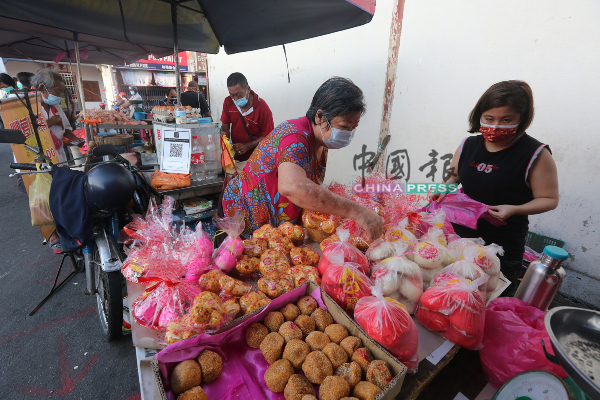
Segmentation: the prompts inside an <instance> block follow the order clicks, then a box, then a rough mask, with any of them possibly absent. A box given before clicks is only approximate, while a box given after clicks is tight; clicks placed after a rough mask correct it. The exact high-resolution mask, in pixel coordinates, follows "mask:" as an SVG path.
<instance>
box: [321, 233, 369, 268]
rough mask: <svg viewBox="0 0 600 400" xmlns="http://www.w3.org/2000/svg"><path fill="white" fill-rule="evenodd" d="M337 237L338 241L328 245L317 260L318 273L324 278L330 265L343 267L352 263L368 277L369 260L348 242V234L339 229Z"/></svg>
mask: <svg viewBox="0 0 600 400" xmlns="http://www.w3.org/2000/svg"><path fill="white" fill-rule="evenodd" d="M337 235H338V237H339V238H340V241H339V242H334V243H332V244H330V245H329V246H327V247H326V248H325V249H324V250H323V254H322V255H321V259H320V260H319V267H318V268H319V273H320V274H321V275H323V276H324V275H325V272H326V271H327V269H328V268H329V266H330V265H332V264H336V265H343V264H344V263H347V262H352V263H356V264H358V265H359V269H360V270H361V271H362V273H364V274H366V275H368V274H369V272H370V266H369V260H368V258H367V257H366V256H365V255H364V254H363V253H362V252H361V251H360V250H358V249H357V248H356V247H355V246H353V245H352V244H350V243H349V242H348V240H349V239H350V232H349V231H347V230H345V229H341V228H340V229H338V231H337Z"/></svg>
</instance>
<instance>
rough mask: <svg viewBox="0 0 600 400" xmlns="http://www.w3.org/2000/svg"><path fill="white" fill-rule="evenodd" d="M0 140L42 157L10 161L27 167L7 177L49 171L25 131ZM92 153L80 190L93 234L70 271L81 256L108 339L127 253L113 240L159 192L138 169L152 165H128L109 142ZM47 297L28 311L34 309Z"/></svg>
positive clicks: (117, 323) (116, 323)
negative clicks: (32, 161)
mask: <svg viewBox="0 0 600 400" xmlns="http://www.w3.org/2000/svg"><path fill="white" fill-rule="evenodd" d="M0 143H12V144H23V145H25V146H26V147H27V148H28V150H29V151H32V152H34V153H35V154H38V155H39V156H40V158H41V161H42V164H41V169H40V170H39V171H38V170H37V167H36V164H24V163H11V164H10V167H11V168H13V169H19V170H24V171H27V172H19V173H15V174H11V175H10V176H11V177H12V176H16V175H20V174H30V173H50V172H51V170H52V168H58V167H57V166H53V165H52V163H51V161H50V160H49V159H48V158H47V157H44V156H43V154H42V153H40V152H39V151H38V149H37V148H35V147H32V146H29V145H27V144H25V136H24V135H23V133H22V132H21V131H18V130H0ZM92 155H93V157H94V158H93V159H92V162H91V163H89V164H87V165H86V171H85V172H83V173H84V174H85V178H84V193H81V195H82V196H85V199H86V203H87V204H88V205H89V206H90V210H91V211H92V212H93V228H92V231H93V232H92V236H91V237H92V239H90V240H88V242H87V243H85V244H83V246H81V248H80V249H78V250H75V251H73V252H72V253H71V254H69V255H70V256H71V260H73V262H74V264H76V265H75V268H76V271H75V272H77V268H78V264H80V263H79V262H76V261H75V260H83V264H84V271H85V278H86V288H85V294H86V295H90V296H95V298H96V308H97V311H98V316H99V319H100V325H101V327H102V331H103V333H104V338H105V340H106V341H112V340H115V339H118V338H119V337H120V336H121V333H122V323H123V296H122V289H123V286H124V278H123V276H122V274H121V268H122V265H123V261H124V260H125V258H126V256H125V253H124V251H123V247H122V245H120V244H119V243H118V241H119V232H120V230H121V228H122V227H123V226H124V225H126V224H127V223H128V222H129V221H130V220H131V219H130V216H131V215H132V214H143V213H144V212H145V211H146V209H147V207H148V203H149V201H150V196H151V195H152V194H154V195H159V194H158V193H157V192H156V191H155V190H154V189H153V188H152V187H151V186H150V185H149V184H148V183H147V182H146V180H145V179H144V177H143V175H141V174H140V173H139V172H141V171H142V170H146V169H154V167H153V166H144V167H133V166H132V165H131V163H130V162H129V161H127V160H126V159H124V158H123V157H121V156H120V155H118V153H117V149H116V148H115V146H114V145H112V144H104V145H100V146H97V147H95V148H94V149H93V153H92ZM76 167H79V166H76ZM29 171H31V172H29ZM132 202H133V205H132V206H131V203H132ZM128 205H129V208H127V206H128ZM63 262H64V257H63ZM61 267H62V263H61ZM75 272H73V273H75ZM59 273H60V270H59ZM57 278H58V275H57ZM67 279H68V278H66V279H65V280H64V281H63V283H64V282H65V281H66V280H67ZM61 285H62V283H61ZM55 286H56V281H55ZM59 287H60V285H59V286H57V287H53V289H52V291H51V292H50V295H52V294H53V293H54V292H55V291H56V290H58V288H59ZM50 295H48V297H50ZM48 297H46V298H45V299H44V300H43V301H42V302H41V303H40V304H39V305H38V307H36V309H34V310H33V311H32V313H31V314H30V315H33V314H34V313H35V312H36V311H37V310H38V309H39V307H41V306H42V304H43V303H44V302H45V301H46V300H47V299H48Z"/></svg>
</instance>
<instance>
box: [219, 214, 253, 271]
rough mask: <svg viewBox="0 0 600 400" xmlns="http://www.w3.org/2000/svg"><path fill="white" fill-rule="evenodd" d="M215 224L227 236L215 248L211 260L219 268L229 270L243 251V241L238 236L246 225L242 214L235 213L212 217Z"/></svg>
mask: <svg viewBox="0 0 600 400" xmlns="http://www.w3.org/2000/svg"><path fill="white" fill-rule="evenodd" d="M213 219H214V221H215V226H216V227H217V228H218V229H221V230H222V231H223V232H225V233H226V234H227V238H225V240H223V243H221V245H220V246H219V248H218V249H216V250H215V252H214V254H213V262H214V263H215V265H216V266H217V267H219V269H220V270H222V271H224V272H226V273H227V272H229V271H231V270H232V269H233V268H235V263H236V261H237V260H238V259H239V258H240V257H241V256H242V253H243V252H244V242H243V240H242V238H240V234H241V233H242V232H243V231H244V229H245V227H246V221H245V220H244V215H243V214H241V213H235V214H233V215H232V216H228V217H223V218H219V217H217V216H214V217H213Z"/></svg>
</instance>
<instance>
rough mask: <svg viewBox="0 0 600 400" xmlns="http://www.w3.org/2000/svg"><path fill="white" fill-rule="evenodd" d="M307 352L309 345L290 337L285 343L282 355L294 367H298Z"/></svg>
mask: <svg viewBox="0 0 600 400" xmlns="http://www.w3.org/2000/svg"><path fill="white" fill-rule="evenodd" d="M309 353H310V347H308V345H307V344H306V343H304V342H303V341H302V340H298V339H292V340H290V341H289V342H288V343H287V344H286V345H285V349H284V350H283V356H282V357H283V358H285V359H286V360H288V361H289V362H291V363H292V365H293V366H294V368H296V369H300V368H302V364H303V363H304V360H305V359H306V356H307V355H308V354H309Z"/></svg>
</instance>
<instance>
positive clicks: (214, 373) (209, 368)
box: [197, 350, 223, 383]
mask: <svg viewBox="0 0 600 400" xmlns="http://www.w3.org/2000/svg"><path fill="white" fill-rule="evenodd" d="M197 360H198V364H200V368H201V369H202V379H203V380H204V383H210V382H214V381H216V380H217V378H219V376H221V372H223V358H221V356H220V355H219V354H217V353H215V352H214V351H210V350H202V353H200V355H199V356H198V359H197Z"/></svg>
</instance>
